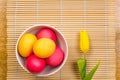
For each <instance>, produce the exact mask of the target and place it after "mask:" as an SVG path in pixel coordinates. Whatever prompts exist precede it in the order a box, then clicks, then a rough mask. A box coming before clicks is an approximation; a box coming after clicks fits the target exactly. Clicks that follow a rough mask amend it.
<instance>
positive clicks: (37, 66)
mask: <svg viewBox="0 0 120 80" xmlns="http://www.w3.org/2000/svg"><path fill="white" fill-rule="evenodd" d="M25 64H26V67H27V69H28V70H29V71H30V72H32V73H39V72H41V71H43V69H44V68H45V66H46V64H45V60H44V59H41V58H38V57H37V56H35V55H31V56H29V57H28V58H27V59H26V62H25Z"/></svg>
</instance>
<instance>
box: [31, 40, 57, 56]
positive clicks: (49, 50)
mask: <svg viewBox="0 0 120 80" xmlns="http://www.w3.org/2000/svg"><path fill="white" fill-rule="evenodd" d="M55 48H56V44H55V42H54V41H53V40H51V39H49V38H40V39H39V40H37V41H36V42H35V44H34V45H33V52H34V54H35V55H36V56H38V57H40V58H48V57H49V56H51V55H52V54H53V52H54V51H55Z"/></svg>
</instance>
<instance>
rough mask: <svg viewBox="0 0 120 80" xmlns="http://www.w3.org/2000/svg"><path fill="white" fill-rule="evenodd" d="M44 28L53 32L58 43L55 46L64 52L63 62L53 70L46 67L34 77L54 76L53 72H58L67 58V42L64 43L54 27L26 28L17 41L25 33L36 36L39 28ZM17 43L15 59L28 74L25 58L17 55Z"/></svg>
mask: <svg viewBox="0 0 120 80" xmlns="http://www.w3.org/2000/svg"><path fill="white" fill-rule="evenodd" d="M45 27H47V28H50V29H51V30H53V31H54V32H55V34H56V36H57V42H58V43H57V45H58V46H59V47H60V48H61V49H62V50H63V52H64V60H63V62H62V64H61V65H59V66H58V67H55V68H53V67H50V66H48V65H47V66H46V67H45V69H44V70H43V71H42V72H40V73H37V74H34V75H36V76H48V75H52V74H54V73H55V72H57V71H59V70H60V69H61V68H62V67H63V65H64V64H65V62H66V60H67V57H68V45H67V42H66V40H65V38H64V36H63V35H62V33H60V32H59V31H58V30H57V29H55V28H54V27H52V26H49V25H35V26H32V27H30V28H28V29H27V30H25V31H24V32H23V33H22V34H21V35H20V37H19V39H18V41H19V40H20V38H21V37H22V35H23V34H25V33H32V34H36V33H37V32H38V31H39V30H40V29H41V28H45ZM18 41H17V44H16V57H17V60H18V63H19V64H20V65H21V66H22V68H23V69H25V70H26V71H27V72H29V71H28V69H27V68H26V66H25V58H23V57H21V56H20V55H19V52H18V49H17V45H18Z"/></svg>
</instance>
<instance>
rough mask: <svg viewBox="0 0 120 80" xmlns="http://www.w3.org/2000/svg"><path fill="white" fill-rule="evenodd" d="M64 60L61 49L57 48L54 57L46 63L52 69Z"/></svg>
mask: <svg viewBox="0 0 120 80" xmlns="http://www.w3.org/2000/svg"><path fill="white" fill-rule="evenodd" d="M63 59H64V53H63V51H62V50H61V48H60V47H58V46H57V47H56V50H55V51H54V53H53V55H52V56H50V57H49V58H47V59H46V63H47V64H48V65H50V66H52V67H56V66H59V65H60V64H61V63H62V61H63Z"/></svg>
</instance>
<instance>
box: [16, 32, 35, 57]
mask: <svg viewBox="0 0 120 80" xmlns="http://www.w3.org/2000/svg"><path fill="white" fill-rule="evenodd" d="M36 40H37V38H36V37H35V35H33V34H24V35H23V36H22V37H21V39H20V40H19V42H18V51H19V54H20V55H21V56H22V57H28V56H29V55H30V54H31V53H32V49H33V44H34V43H35V41H36Z"/></svg>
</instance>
